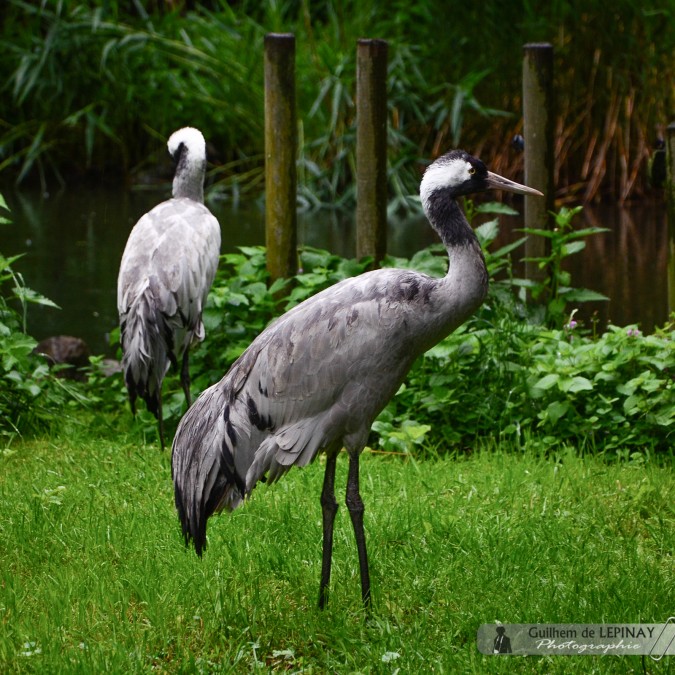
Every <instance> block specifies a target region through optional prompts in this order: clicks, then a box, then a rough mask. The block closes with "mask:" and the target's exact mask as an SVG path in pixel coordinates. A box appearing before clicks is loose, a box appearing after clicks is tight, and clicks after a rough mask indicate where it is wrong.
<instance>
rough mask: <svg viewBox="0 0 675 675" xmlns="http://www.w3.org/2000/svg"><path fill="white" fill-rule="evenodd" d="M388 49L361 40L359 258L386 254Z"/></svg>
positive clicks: (358, 68)
mask: <svg viewBox="0 0 675 675" xmlns="http://www.w3.org/2000/svg"><path fill="white" fill-rule="evenodd" d="M387 48H388V45H387V43H386V41H384V40H365V39H361V40H359V41H358V45H357V59H356V190H357V192H356V257H357V258H363V257H365V256H372V257H373V258H374V260H375V265H377V263H379V262H380V261H381V260H382V258H384V256H385V255H386V253H387Z"/></svg>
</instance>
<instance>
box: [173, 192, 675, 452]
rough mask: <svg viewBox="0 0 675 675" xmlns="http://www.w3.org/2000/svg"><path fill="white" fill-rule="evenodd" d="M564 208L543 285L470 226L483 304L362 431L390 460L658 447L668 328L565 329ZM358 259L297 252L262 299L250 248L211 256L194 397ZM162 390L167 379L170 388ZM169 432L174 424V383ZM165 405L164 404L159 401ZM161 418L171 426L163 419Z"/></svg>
mask: <svg viewBox="0 0 675 675" xmlns="http://www.w3.org/2000/svg"><path fill="white" fill-rule="evenodd" d="M505 209H506V207H504V206H503V205H494V204H486V205H483V206H481V207H477V208H476V207H474V205H473V204H472V203H470V202H469V203H468V209H467V211H468V214H469V216H471V217H473V216H474V215H475V213H476V212H477V211H478V212H483V213H486V212H490V211H495V210H496V211H499V212H504V211H505ZM575 212H576V210H572V211H570V210H566V209H563V211H562V212H561V213H560V214H558V217H557V222H558V224H559V230H558V231H557V232H556V233H555V234H551V240H552V243H553V246H552V253H551V255H550V256H549V257H547V258H546V262H547V263H548V264H547V267H546V269H547V270H549V271H550V272H551V273H552V274H555V275H556V278H554V277H551V276H549V277H547V278H546V279H545V280H544V281H543V282H541V284H540V287H535V286H532V285H530V284H527V283H526V282H525V281H524V280H520V279H514V278H513V276H512V274H511V271H510V259H511V256H512V254H513V253H514V251H515V250H517V248H518V247H519V246H520V245H521V244H522V243H523V241H524V238H521V239H519V240H517V241H516V242H513V243H512V244H509V245H507V246H504V247H502V248H500V249H498V250H496V251H492V252H491V251H490V248H491V244H492V243H493V242H494V240H495V239H496V237H497V235H498V231H499V227H498V223H497V221H496V220H491V221H488V222H486V223H484V224H482V225H480V226H479V227H477V228H476V232H477V234H478V236H479V237H480V239H481V241H482V244H483V247H484V249H485V251H486V262H487V266H488V270H489V273H490V276H491V286H490V293H489V296H488V300H487V301H486V303H485V304H484V305H483V307H482V308H481V309H480V310H479V311H478V312H477V313H476V314H475V315H474V316H473V317H472V318H471V319H469V321H468V322H467V323H466V324H464V325H463V326H461V327H460V328H459V329H458V330H457V331H455V333H453V334H452V335H450V336H449V337H448V338H447V339H446V340H444V341H443V342H442V343H440V344H439V345H437V346H436V347H434V348H433V349H431V350H430V351H429V352H427V353H426V354H425V355H424V356H423V357H422V358H420V359H418V361H417V362H416V363H415V365H414V366H413V369H412V370H411V372H410V374H409V376H408V378H407V380H406V382H405V384H404V385H403V386H402V387H401V390H400V391H399V392H398V394H397V395H396V396H395V397H394V399H393V400H392V402H391V403H390V404H389V405H388V406H387V407H386V408H385V410H384V411H383V412H382V414H381V415H380V417H379V418H378V420H377V421H376V422H375V424H374V426H373V437H372V439H371V440H372V443H373V444H374V446H378V447H382V448H384V449H386V450H388V451H394V452H414V453H420V452H423V451H424V448H428V447H429V446H430V445H431V446H432V447H437V448H439V451H440V452H447V451H448V450H449V449H450V448H462V447H466V446H471V445H472V444H473V443H475V442H476V439H477V438H492V439H495V440H500V439H501V440H503V439H510V440H512V441H514V442H517V443H524V444H527V443H530V442H534V441H533V439H535V438H536V439H538V441H536V442H538V443H541V444H543V445H544V446H546V447H556V446H559V445H561V444H565V443H575V444H577V445H578V446H579V447H581V448H585V449H588V450H593V451H604V450H606V451H616V452H619V451H625V450H631V449H635V450H638V449H642V448H645V447H650V448H654V449H659V450H664V449H667V448H668V447H669V446H670V444H672V442H673V433H674V431H675V407H673V404H672V402H673V400H674V397H675V394H674V389H675V383H674V375H673V374H674V373H675V341H674V340H673V338H674V337H675V328H674V327H673V326H666V327H664V328H663V329H662V330H661V331H657V332H656V333H655V334H654V335H650V336H642V335H641V334H639V331H637V329H636V328H633V327H629V328H617V327H614V326H610V327H609V329H608V330H607V332H605V333H604V334H602V335H599V336H597V335H594V334H592V333H589V332H588V331H586V330H584V328H583V327H582V326H580V325H578V324H577V322H576V321H575V320H574V315H575V307H576V306H578V303H581V302H584V301H586V300H595V299H597V297H598V295H597V294H595V293H593V292H591V291H587V290H586V289H575V288H573V287H572V286H571V285H570V279H569V277H568V276H567V273H566V272H564V271H563V270H562V268H561V265H560V263H561V261H562V259H564V258H565V257H566V256H568V255H572V254H574V253H576V252H578V251H579V250H581V245H582V244H583V240H584V239H585V238H586V237H588V236H590V235H592V234H593V233H594V231H595V230H593V231H591V230H590V229H580V230H576V231H575V230H574V228H573V226H572V224H571V219H572V216H573V215H574V213H575ZM367 262H368V261H367V260H366V261H361V262H357V261H354V260H346V259H343V258H340V257H339V256H335V255H332V254H330V253H328V252H326V251H320V250H317V249H306V250H303V251H301V253H300V267H301V271H300V273H299V274H298V275H297V277H296V278H295V279H293V281H292V282H277V283H275V284H274V285H272V286H271V287H269V288H268V285H267V284H268V277H267V272H266V269H265V257H264V249H263V248H260V247H250V248H243V249H241V252H240V253H237V254H232V255H227V256H223V263H224V264H221V266H220V270H219V272H218V278H217V280H216V282H215V283H214V286H213V289H212V291H211V294H210V296H209V303H208V307H207V309H206V312H205V316H204V321H205V325H206V332H207V339H206V341H205V342H204V344H203V346H202V347H200V348H198V349H197V350H196V351H195V352H194V353H193V356H192V364H193V371H194V373H195V377H194V384H195V387H196V388H197V389H198V390H202V389H204V388H205V387H207V386H209V385H210V384H212V383H214V382H215V381H217V380H219V379H220V378H221V377H222V376H223V375H224V374H225V372H226V371H227V369H228V368H229V366H230V364H231V363H232V362H233V361H234V360H235V359H236V358H237V357H238V356H239V354H241V352H242V351H243V350H244V349H245V348H246V347H247V346H248V345H249V344H250V343H251V341H252V340H253V339H254V338H255V337H256V336H257V335H258V334H259V333H260V331H261V330H262V329H263V328H264V327H265V326H266V325H267V324H268V323H269V322H270V321H271V320H272V319H273V318H274V317H275V316H276V315H278V314H279V313H281V312H282V311H284V310H286V309H289V308H290V307H292V306H293V305H294V304H296V303H297V302H300V301H302V300H303V299H304V298H306V297H308V296H309V295H311V294H313V293H316V292H317V291H319V290H321V289H323V288H325V287H326V286H328V285H330V284H333V283H335V282H337V281H339V280H340V279H343V278H345V277H347V276H352V275H355V274H358V273H360V272H362V271H363V270H364V269H365V265H366V264H367ZM384 264H385V265H387V266H396V267H407V268H411V269H415V270H418V271H420V272H424V273H427V274H430V275H432V276H441V275H443V274H445V271H446V266H447V256H446V254H445V251H444V249H443V247H442V246H441V245H440V244H439V245H434V246H431V247H429V248H426V249H423V250H422V251H419V252H418V253H416V254H415V255H414V256H413V257H412V258H411V259H410V260H406V259H402V258H391V257H390V258H388V259H386V260H385V263H384ZM525 286H527V287H528V288H529V289H530V290H534V291H537V290H538V288H540V289H546V291H547V292H548V294H549V296H548V303H547V305H546V306H545V308H544V309H545V310H546V319H547V321H548V323H547V324H544V323H542V318H543V314H542V312H543V309H542V307H541V306H540V305H539V304H536V303H526V302H525V301H524V299H523V298H519V297H518V296H517V295H516V294H514V292H513V290H514V288H515V289H518V288H523V287H525ZM170 382H171V381H170ZM172 382H173V384H169V385H168V386H169V387H172V389H171V391H173V399H172V400H173V401H174V404H175V405H174V407H173V408H172V409H171V410H172V411H173V415H174V421H176V422H177V420H178V418H179V416H180V414H181V413H182V409H181V404H182V394H181V392H180V387H179V385H178V382H177V381H176V380H175V379H174V380H172ZM167 398H168V397H167ZM169 416H171V415H169Z"/></svg>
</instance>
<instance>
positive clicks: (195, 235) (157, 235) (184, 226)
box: [117, 127, 220, 449]
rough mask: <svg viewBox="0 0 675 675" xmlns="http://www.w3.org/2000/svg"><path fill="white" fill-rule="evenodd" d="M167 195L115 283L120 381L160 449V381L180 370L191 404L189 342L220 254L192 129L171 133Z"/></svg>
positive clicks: (202, 154)
mask: <svg viewBox="0 0 675 675" xmlns="http://www.w3.org/2000/svg"><path fill="white" fill-rule="evenodd" d="M167 145H168V148H169V153H170V154H171V156H172V157H173V158H174V160H175V162H176V172H175V175H174V179H173V192H172V195H173V196H172V198H171V199H168V200H167V201H165V202H162V203H161V204H158V205H157V206H155V207H154V208H153V209H152V210H151V211H149V212H148V213H146V214H145V215H144V216H142V217H141V219H140V220H139V221H138V222H137V223H136V225H135V226H134V228H133V229H132V230H131V234H130V235H129V239H128V240H127V245H126V247H125V249H124V254H123V255H122V262H121V264H120V272H119V277H118V280H117V310H118V312H119V317H120V340H121V343H122V350H123V357H122V370H123V372H124V382H125V384H126V387H127V390H128V392H129V402H130V404H131V410H132V412H133V413H134V414H136V398H137V397H139V396H140V397H141V398H142V399H143V400H144V401H145V403H146V405H147V407H148V410H150V412H152V413H153V414H154V415H155V417H156V418H157V422H158V427H159V440H160V444H161V447H162V449H163V448H164V427H163V422H162V381H163V380H164V376H165V375H166V373H167V371H168V370H169V366H170V365H172V366H173V367H174V368H175V369H177V368H178V361H179V360H181V361H182V363H181V370H180V380H181V385H182V387H183V391H184V392H185V400H186V401H187V405H188V407H189V406H190V404H191V397H190V370H189V363H188V360H189V359H188V354H189V349H190V345H191V344H192V343H194V342H196V341H201V340H203V339H204V324H203V323H202V310H203V308H204V305H205V303H206V296H207V295H208V292H209V289H210V288H211V284H212V283H213V278H214V277H215V274H216V269H217V267H218V258H219V255H220V225H219V224H218V221H217V220H216V218H215V217H214V216H213V215H212V214H211V212H210V211H209V210H208V209H207V208H206V206H204V175H205V173H206V143H205V142H204V136H202V134H201V132H200V131H198V130H197V129H193V128H191V127H185V128H184V129H179V130H178V131H176V132H175V133H173V134H172V135H171V137H170V138H169V141H168V144H167Z"/></svg>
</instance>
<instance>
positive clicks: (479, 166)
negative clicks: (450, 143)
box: [420, 150, 543, 204]
mask: <svg viewBox="0 0 675 675" xmlns="http://www.w3.org/2000/svg"><path fill="white" fill-rule="evenodd" d="M490 189H494V190H506V191H508V192H515V193H517V194H529V195H538V196H543V195H542V193H541V192H539V190H535V189H534V188H530V187H527V186H526V185H521V184H520V183H516V182H515V181H512V180H509V179H508V178H504V177H503V176H500V175H498V174H496V173H493V172H492V171H488V169H487V167H486V166H485V164H484V163H483V162H482V161H481V160H480V159H478V158H477V157H472V156H471V155H470V154H469V153H468V152H465V151H464V150H451V151H450V152H448V153H446V154H445V155H441V156H440V157H439V158H438V159H436V160H435V161H434V162H432V163H431V164H430V165H429V166H428V167H427V170H426V171H425V172H424V176H423V178H422V184H421V185H420V196H421V198H422V203H423V204H426V203H428V201H429V198H430V197H431V195H432V194H434V193H437V192H439V191H440V192H444V193H445V194H446V195H447V196H448V197H450V198H455V197H460V196H462V195H468V194H473V193H476V192H483V191H485V190H490Z"/></svg>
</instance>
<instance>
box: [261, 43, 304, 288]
mask: <svg viewBox="0 0 675 675" xmlns="http://www.w3.org/2000/svg"><path fill="white" fill-rule="evenodd" d="M297 134H298V131H297V119H296V110H295V36H294V35H292V34H290V33H269V34H267V35H266V36H265V244H266V246H267V270H268V272H269V273H270V277H271V278H272V280H273V281H274V280H275V279H278V278H280V277H282V278H289V277H292V276H293V275H294V274H295V273H296V271H297V260H298V252H297V243H298V233H297V209H296V197H297V195H296V192H297V173H296V171H297V169H296V156H297Z"/></svg>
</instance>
